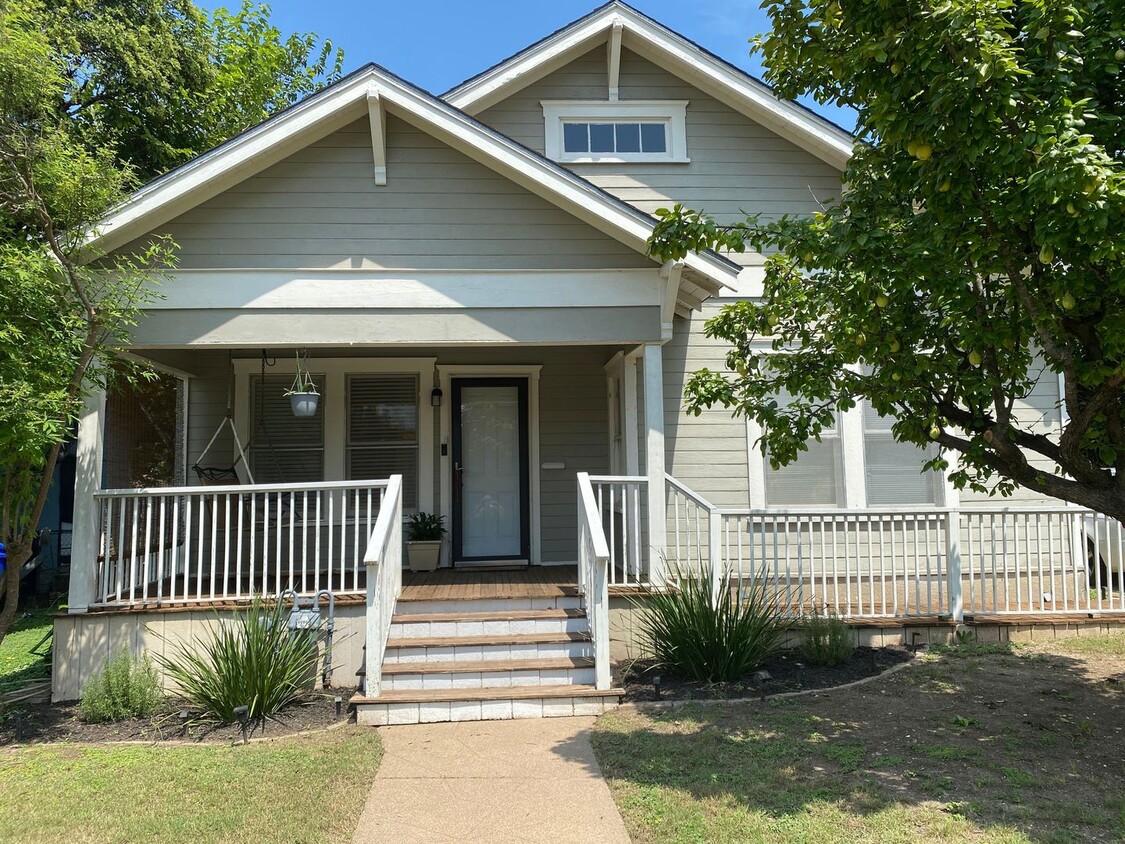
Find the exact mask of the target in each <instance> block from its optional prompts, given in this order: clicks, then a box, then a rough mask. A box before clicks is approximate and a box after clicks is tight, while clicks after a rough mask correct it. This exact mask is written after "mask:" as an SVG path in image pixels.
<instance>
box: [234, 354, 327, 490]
mask: <svg viewBox="0 0 1125 844" xmlns="http://www.w3.org/2000/svg"><path fill="white" fill-rule="evenodd" d="M313 381H314V382H315V384H316V388H317V390H318V391H319V392H320V394H321V406H320V407H318V408H317V411H316V414H315V415H314V416H309V417H297V416H294V415H293V410H292V408H291V407H290V404H289V397H288V396H287V395H285V391H286V390H288V389H289V388H290V387H291V386H292V384H293V376H292V375H267V376H266V377H265V380H263V379H262V376H260V375H252V376H251V377H250V426H251V427H250V430H251V436H250V447H249V455H248V456H249V459H250V471H251V472H253V473H254V480H255V481H256V482H257V483H260V484H274V483H284V484H291V483H292V484H295V483H306V482H319V481H323V480H324V407H323V405H324V398H323V396H324V376H323V375H314V376H313Z"/></svg>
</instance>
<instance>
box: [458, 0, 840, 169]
mask: <svg viewBox="0 0 1125 844" xmlns="http://www.w3.org/2000/svg"><path fill="white" fill-rule="evenodd" d="M615 26H620V27H621V33H622V44H623V46H624V47H626V48H627V49H629V50H632V51H633V52H635V53H637V54H638V55H640V56H642V57H643V58H646V59H648V60H650V61H652V62H654V63H656V64H657V65H658V66H660V67H662V68H664V69H665V70H667V71H669V72H671V73H673V74H675V75H676V76H679V77H680V78H682V79H684V80H685V81H687V82H689V83H691V84H692V85H695V86H696V87H697V88H699V89H700V90H701V91H704V92H705V93H707V94H709V95H711V96H713V97H715V98H716V99H718V100H719V101H720V102H723V103H726V104H727V105H729V106H730V107H731V108H734V109H735V110H737V111H739V112H741V113H742V114H743V115H745V116H746V117H748V118H750V119H751V120H754V121H755V122H757V123H760V124H761V125H763V126H765V127H766V128H767V129H769V130H771V131H773V132H776V133H777V134H779V135H781V136H782V137H783V138H786V139H788V140H790V141H792V142H793V143H794V144H796V145H797V146H799V147H801V148H802V149H804V150H805V151H806V152H809V153H810V154H812V155H814V156H816V157H817V158H819V159H820V160H822V161H824V162H825V163H827V164H829V165H831V166H833V167H835V168H837V169H839V170H843V169H844V167H845V166H846V165H847V162H848V159H849V158H850V157H851V154H852V147H853V145H854V143H855V139H854V138H853V137H852V135H850V134H849V133H848V132H846V131H844V130H843V129H841V128H840V127H838V126H835V125H833V124H832V123H830V122H829V121H827V120H824V119H822V118H820V117H819V116H817V115H816V114H814V113H812V112H810V111H807V110H806V109H804V108H803V107H802V106H800V105H798V104H797V103H794V102H790V101H788V100H782V99H779V98H778V97H777V96H776V95H774V93H773V92H772V91H771V90H770V88H769V87H768V86H766V85H765V84H763V83H762V82H759V81H758V80H756V79H754V78H753V77H751V76H750V75H749V74H747V73H745V72H743V71H741V70H739V69H738V68H736V67H734V66H732V65H730V64H728V63H726V62H724V61H722V60H721V59H719V58H717V57H716V56H713V55H711V54H710V53H708V52H707V51H706V50H703V49H701V48H700V47H699V46H697V45H696V44H693V43H692V42H691V41H689V40H688V39H686V38H684V37H683V36H682V35H679V34H678V33H676V32H673V31H672V30H670V29H668V28H667V27H665V26H663V25H662V24H660V23H658V22H657V21H655V20H653V19H652V18H650V17H648V16H647V15H644V14H642V13H641V12H638V11H637V10H636V9H634V8H632V7H630V6H628V5H626V4H624V3H620V2H611V3H607V4H606V5H605V6H603V7H601V8H600V9H597V10H595V11H594V12H592V13H591V14H589V15H587V16H586V17H584V18H580V19H579V20H577V21H574V22H573V23H571V24H570V25H568V26H566V27H564V28H563V29H561V30H559V31H558V32H556V33H555V34H554V35H551V36H549V37H548V38H545V39H544V40H543V41H541V42H539V43H538V44H535V45H533V46H531V47H528V48H527V49H525V50H523V51H521V52H519V53H517V54H516V55H515V56H512V57H511V58H510V59H508V60H507V61H504V62H501V63H500V64H498V65H496V66H495V67H493V68H491V69H490V70H487V71H485V72H484V73H482V74H480V75H478V76H475V77H473V78H472V79H469V80H467V81H465V82H462V83H461V84H460V85H458V86H457V87H455V88H453V89H452V90H450V91H447V92H446V93H445V94H444V95H443V98H444V99H445V100H447V101H448V102H450V103H451V104H453V105H454V106H456V107H457V108H460V109H463V110H465V111H467V112H468V113H470V114H479V113H480V112H482V111H484V110H485V109H487V108H489V107H490V106H493V105H495V104H496V103H498V102H501V101H502V100H504V99H506V98H507V97H509V96H511V95H512V94H514V93H516V92H517V91H519V90H521V89H522V88H525V87H526V86H528V85H530V84H532V83H534V82H537V81H538V80H540V79H542V78H543V77H545V76H547V75H548V74H550V73H552V72H554V71H555V70H557V69H558V68H560V67H563V66H564V65H566V64H567V63H568V62H570V61H571V60H573V59H574V58H577V57H578V56H580V55H582V54H583V53H585V52H587V51H589V50H590V49H591V47H593V46H595V45H597V44H601V43H604V44H609V42H610V40H611V37H612V33H613V32H614V27H615Z"/></svg>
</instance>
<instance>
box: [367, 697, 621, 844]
mask: <svg viewBox="0 0 1125 844" xmlns="http://www.w3.org/2000/svg"><path fill="white" fill-rule="evenodd" d="M593 723H594V719H593V718H536V719H527V720H517V721H463V722H459V723H452V724H418V725H414V726H408V727H382V728H380V729H379V734H380V735H381V736H382V738H383V745H384V748H385V755H384V757H383V762H382V765H381V766H380V767H379V773H378V774H377V775H376V776H375V782H374V784H373V786H372V789H371V793H370V794H369V795H368V797H367V803H366V805H365V806H364V809H363V814H362V815H361V816H360V819H359V826H358V827H357V829H356V834H355V838H354V841H355V844H382V842H387V843H388V844H390V842H394V844H413V842H419V844H421V842H427V844H429V843H430V842H432V843H433V844H441V843H442V842H456V844H477V842H480V844H485V842H487V844H495V843H496V842H509V841H511V842H543V841H549V842H551V844H572V843H573V844H586V842H591V844H592V843H593V842H598V844H627V842H628V841H629V836H628V834H627V833H626V832H625V825H624V823H623V822H622V820H621V815H620V814H618V812H617V807H616V806H615V805H614V803H613V799H612V798H611V797H610V795H609V788H608V787H607V786H606V783H605V780H604V779H603V778H602V775H601V771H600V770H599V769H598V765H597V762H596V761H595V760H594V752H593V749H592V748H591V747H590V727H591V725H593Z"/></svg>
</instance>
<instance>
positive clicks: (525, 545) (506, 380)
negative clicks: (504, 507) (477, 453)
mask: <svg viewBox="0 0 1125 844" xmlns="http://www.w3.org/2000/svg"><path fill="white" fill-rule="evenodd" d="M450 383H451V386H452V389H451V391H450V401H449V406H450V419H451V421H452V424H453V430H452V439H451V443H452V445H451V448H450V452H451V454H450V458H451V460H452V461H453V469H452V472H453V474H451V475H450V482H451V488H452V490H453V493H454V495H453V510H452V511H451V513H450V517H451V523H452V524H451V528H452V530H451V536H452V542H451V553H452V555H453V557H452V559H453V565H454V566H456V565H457V564H458V563H466V564H468V565H470V566H471V565H472V564H474V563H483V562H489V561H492V560H495V561H497V562H500V561H504V562H507V561H511V562H521V563H525V564H528V565H530V563H531V492H530V490H531V459H530V451H531V447H530V443H531V433H530V422H529V418H528V417H529V415H530V412H529V407H528V404H529V396H528V393H529V392H530V391H529V390H528V383H527V378H526V377H521V376H500V377H488V378H480V377H477V378H464V377H461V376H458V377H455V378H453V379H452V380H451V382H450ZM466 387H467V388H472V387H515V388H516V400H517V402H518V405H517V408H516V415H517V431H516V437H517V448H518V449H519V473H520V474H519V498H520V519H519V531H520V541H519V551H518V552H516V553H515V554H505V555H496V554H485V555H481V556H474V557H467V556H465V555H464V553H463V551H462V548H461V543H462V541H463V538H464V535H463V533H462V530H463V528H464V510H463V508H462V507H461V506H459V501H458V496H457V487H458V478H457V477H455V474H456V472H457V463H458V460H459V458H461V456H462V455H461V440H462V436H461V425H460V418H459V417H460V414H459V413H458V412H457V408H458V407H459V406H460V404H461V390H462V389H464V388H466Z"/></svg>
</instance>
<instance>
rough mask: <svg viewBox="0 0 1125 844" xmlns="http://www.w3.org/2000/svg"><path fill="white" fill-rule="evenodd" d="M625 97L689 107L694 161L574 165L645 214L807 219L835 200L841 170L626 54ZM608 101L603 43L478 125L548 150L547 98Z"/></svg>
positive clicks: (689, 140)
mask: <svg viewBox="0 0 1125 844" xmlns="http://www.w3.org/2000/svg"><path fill="white" fill-rule="evenodd" d="M620 91H621V93H620V96H621V99H622V100H638V99H654V100H687V101H688V107H687V127H686V128H687V147H688V156H689V157H690V158H691V163H690V164H573V165H568V166H570V167H571V168H572V169H573V170H574V171H575V172H576V173H578V174H579V175H581V176H583V177H585V178H587V179H589V180H590V181H592V182H594V183H595V184H597V185H598V186H600V187H602V188H605V189H606V190H608V191H610V192H611V193H613V194H614V195H616V196H618V197H619V198H621V199H624V200H625V201H627V202H630V203H632V204H633V205H635V206H637V207H638V208H640V209H641V210H643V211H646V212H649V213H652V212H653V211H655V210H656V209H657V208H658V207H660V206H663V205H668V204H670V203H673V202H682V203H684V204H685V205H687V206H688V207H689V208H698V209H703V210H706V211H707V212H709V213H710V214H712V215H714V216H715V217H716V218H718V219H719V220H720V221H723V222H730V221H733V220H740V219H742V218H743V217H744V216H745V214H747V213H750V214H754V213H761V214H765V215H769V216H780V215H781V214H811V213H814V212H815V211H817V210H819V209H820V207H821V205H822V204H823V203H826V202H829V201H831V200H832V199H833V198H834V197H836V196H837V195H838V194H839V191H840V173H839V171H838V170H836V169H835V168H833V167H831V166H829V165H827V164H825V163H824V162H822V161H820V160H819V159H817V158H816V157H814V156H813V155H810V154H809V153H807V152H805V151H804V150H802V149H800V148H799V147H797V146H796V145H794V144H793V143H791V142H789V141H787V140H786V139H784V138H782V137H780V136H779V135H777V134H775V133H773V132H771V131H769V130H768V129H766V128H764V127H762V126H761V125H759V124H757V123H755V122H754V121H752V120H750V119H748V118H747V117H745V116H744V115H742V114H740V113H738V112H737V111H735V110H734V109H732V108H730V107H729V106H726V105H724V104H723V103H721V102H719V101H718V100H716V99H715V98H713V97H710V96H708V95H706V94H704V93H703V92H702V91H700V90H699V89H698V88H695V87H694V86H692V85H690V84H689V83H687V82H685V81H684V80H682V79H680V78H678V77H676V76H674V75H673V74H671V73H669V72H668V71H666V70H663V69H661V68H659V67H657V66H656V65H655V64H653V63H652V62H649V61H647V60H646V59H643V58H641V57H640V56H638V55H637V54H635V53H633V52H631V51H629V50H622V53H621V79H620ZM605 99H606V56H605V48H604V47H597V48H595V49H593V50H591V51H590V52H589V53H587V54H586V55H584V56H582V57H581V58H578V59H575V60H574V61H573V62H571V63H570V64H568V65H567V66H566V67H564V68H562V69H560V70H558V71H556V72H554V73H552V74H550V75H549V76H547V77H546V78H544V79H541V80H540V81H538V82H536V83H534V84H532V85H529V86H528V87H526V88H524V89H523V90H521V91H518V92H516V93H515V94H513V95H512V96H511V97H509V98H507V99H506V100H504V101H503V102H500V103H498V104H496V105H494V106H492V107H491V108H489V109H486V110H485V111H484V112H483V113H482V114H481V115H480V119H481V120H483V121H484V122H485V123H488V124H489V125H490V126H493V127H495V128H496V129H498V130H499V131H501V132H504V133H505V134H507V135H510V136H511V137H513V138H515V139H516V140H518V141H520V142H521V143H523V144H526V145H527V146H529V147H531V148H532V149H534V150H536V151H538V152H540V153H542V152H543V151H544V136H543V107H542V105H541V101H542V100H603V101H604V100H605ZM734 257H735V258H736V260H741V261H744V262H746V263H752V262H753V261H754V258H753V256H734Z"/></svg>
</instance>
